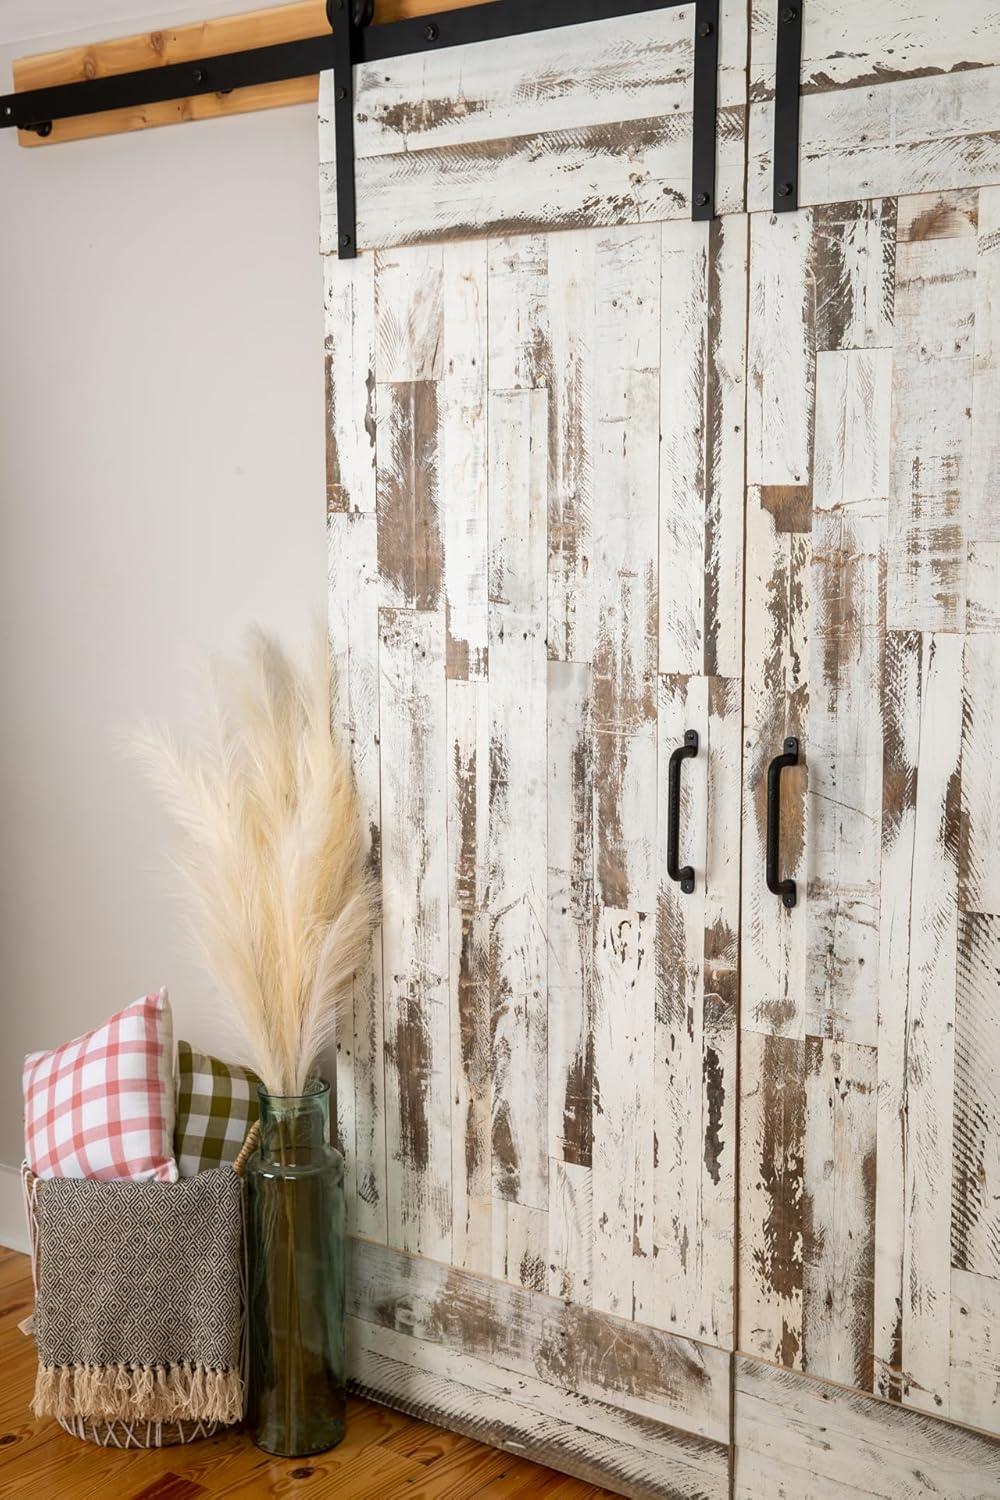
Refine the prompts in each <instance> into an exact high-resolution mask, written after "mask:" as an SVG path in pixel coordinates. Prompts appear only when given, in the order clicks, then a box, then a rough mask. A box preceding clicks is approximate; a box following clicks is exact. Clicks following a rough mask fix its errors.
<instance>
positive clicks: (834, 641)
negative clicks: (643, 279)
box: [740, 187, 1000, 1432]
mask: <svg viewBox="0 0 1000 1500" xmlns="http://www.w3.org/2000/svg"><path fill="white" fill-rule="evenodd" d="M998 191H1000V190H998V189H997V188H995V187H988V188H983V189H980V190H978V191H976V192H970V191H969V190H967V189H964V188H963V189H960V190H957V191H950V190H945V189H941V190H936V191H935V192H934V193H933V194H931V195H927V194H923V193H921V194H916V195H913V196H902V197H899V198H879V199H867V200H862V201H857V200H854V199H851V200H850V201H847V202H840V203H824V204H821V205H818V206H816V207H814V208H808V209H804V210H801V211H799V212H798V213H795V214H788V215H772V214H760V215H754V216H753V217H752V220H751V223H752V229H751V258H750V263H751V272H750V307H751V315H750V335H749V380H748V391H749V409H748V469H747V478H748V505H747V562H746V569H747V638H746V682H747V690H746V714H745V718H746V723H745V746H746V751H745V768H744V774H745V783H744V854H743V859H744V877H743V889H744V900H743V914H744V925H743V973H744V989H743V1012H742V1023H743V1037H742V1099H743V1108H742V1125H741V1130H742V1133H741V1158H742V1168H741V1179H742V1184H743V1187H742V1204H741V1244H742V1252H741V1271H740V1275H741V1292H740V1305H741V1330H740V1346H741V1347H742V1348H743V1349H744V1350H746V1351H747V1352H748V1353H751V1354H754V1355H757V1356H759V1357H760V1358H762V1359H765V1360H770V1361H773V1362H775V1363H778V1364H782V1365H785V1366H787V1367H788V1368H790V1369H793V1370H801V1371H803V1372H805V1373H807V1374H811V1375H817V1376H822V1377H824V1378H826V1379H828V1380H834V1381H837V1382H839V1383H842V1384H844V1385H848V1386H853V1387H856V1388H858V1389H860V1390H865V1391H871V1392H874V1393H876V1394H878V1395H881V1396H883V1397H886V1398H888V1399H890V1400H893V1401H899V1402H902V1403H904V1404H906V1405H909V1406H914V1407H919V1408H921V1409H922V1410H924V1411H927V1412H931V1413H934V1414H938V1415H943V1416H950V1417H952V1418H954V1419H956V1420H958V1421H962V1422H967V1423H969V1424H972V1425H976V1426H980V1427H984V1428H986V1429H988V1430H990V1431H994V1432H995V1431H1000V1366H998V1364H997V1355H996V1351H997V1350H998V1348H1000V1324H998V1323H997V1321H996V1317H997V1296H996V1294H997V1289H998V1286H1000V1282H998V1280H997V1277H998V1273H1000V1261H998V1258H997V1252H998V1247H1000V1237H998V1231H1000V1224H998V1220H997V1204H998V1202H1000V1160H998V1158H997V1154H996V1144H995V1142H996V1128H995V1127H996V1125H997V1123H998V1120H997V1089H996V1077H997V1059H998V1057H1000V1035H998V1033H997V1024H996V1020H995V1017H996V1014H997V987H998V978H1000V975H998V970H997V947H996V941H995V938H996V924H997V921H998V900H997V891H996V882H995V880H994V877H993V874H992V869H993V865H994V862H995V861H994V859H993V858H992V857H988V856H987V853H986V851H987V849H991V850H995V848H996V839H997V832H998V829H997V807H998V800H997V798H998V792H1000V787H998V784H997V772H996V769H995V767H996V753H995V745H993V746H992V749H991V750H989V751H988V750H987V749H986V737H992V736H993V734H994V732H995V728H996V725H995V722H994V721H995V720H996V717H997V714H996V708H995V700H996V692H995V688H996V679H997V672H998V669H1000V632H998V629H997V624H998V621H997V614H996V610H995V604H994V603H993V602H992V601H994V600H995V598H996V589H997V586H998V585H997V578H998V574H997V564H998V560H1000V555H998V549H997V538H998V535H1000V533H998V531H997V523H996V514H997V508H996V505H995V497H994V496H993V494H992V488H993V483H994V481H993V477H992V474H991V473H990V472H989V469H988V461H989V460H988V455H989V454H990V452H991V450H992V448H993V446H994V442H995V439H994V436H993V433H994V429H995V416H996V413H995V373H994V357H993V343H994V336H995V335H994V322H995V316H996V314H995V301H996V299H995V294H994V286H995V279H996V265H997V261H996V256H997V236H996V224H997V205H998V202H1000V199H998V197H997V194H998ZM782 351H784V352H782ZM987 495H988V496H989V499H988V500H987V499H986V496H987ZM789 734H790V735H795V736H797V737H798V738H799V740H800V742H801V746H802V760H803V764H801V765H799V766H797V767H794V768H791V769H790V770H787V771H785V772H784V774H783V781H782V794H783V799H784V802H783V806H782V818H783V824H782V829H781V850H782V858H783V860H784V869H783V870H782V872H781V873H782V874H783V875H784V876H789V877H792V878H794V879H795V880H796V882H797V886H798V900H797V904H796V905H795V907H794V909H792V910H787V909H785V908H784V907H783V906H782V903H781V901H780V899H779V898H777V897H775V896H773V895H771V894H770V893H769V892H768V891H767V889H766V887H765V884H764V880H763V868H764V842H765V833H766V772H767V764H768V761H769V759H770V758H771V757H772V756H774V755H776V754H777V753H778V752H779V751H780V749H781V744H782V740H783V738H784V736H785V735H789ZM991 743H992V741H991ZM776 1389H779V1388H778V1387H776Z"/></svg>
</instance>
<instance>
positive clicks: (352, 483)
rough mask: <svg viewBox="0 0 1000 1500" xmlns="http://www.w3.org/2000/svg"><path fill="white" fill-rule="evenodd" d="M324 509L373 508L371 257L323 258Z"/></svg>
mask: <svg viewBox="0 0 1000 1500" xmlns="http://www.w3.org/2000/svg"><path fill="white" fill-rule="evenodd" d="M323 288H324V296H323V307H324V318H325V327H326V508H327V510H328V511H329V512H331V513H332V512H334V511H364V512H366V513H367V512H371V511H374V509H375V283H374V261H373V259H372V257H371V256H363V257H361V258H359V259H357V260H349V261H347V260H338V259H337V258H336V257H335V256H324V258H323Z"/></svg>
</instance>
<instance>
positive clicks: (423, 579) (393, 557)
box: [375, 380, 443, 610]
mask: <svg viewBox="0 0 1000 1500" xmlns="http://www.w3.org/2000/svg"><path fill="white" fill-rule="evenodd" d="M377 390H378V420H377V425H376V434H375V453H376V509H377V515H378V560H379V570H380V573H381V577H382V599H383V602H384V603H385V604H387V605H390V606H395V607H398V608H405V609H419V610H437V609H439V608H440V606H441V582H442V571H443V558H442V544H441V495H440V422H439V415H438V385H437V382H436V381H433V380H409V381H403V382H402V383H400V384H398V385H381V384H380V385H379V386H378V387H377Z"/></svg>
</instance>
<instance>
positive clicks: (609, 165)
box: [320, 105, 744, 254]
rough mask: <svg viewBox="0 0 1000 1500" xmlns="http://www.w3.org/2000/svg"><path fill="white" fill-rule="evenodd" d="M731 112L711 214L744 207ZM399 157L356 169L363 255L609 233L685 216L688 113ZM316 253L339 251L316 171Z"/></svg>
mask: <svg viewBox="0 0 1000 1500" xmlns="http://www.w3.org/2000/svg"><path fill="white" fill-rule="evenodd" d="M743 119H744V111H743V108H742V106H740V105H724V106H722V107H721V108H720V109H719V112H718V116H717V121H718V158H717V168H716V197H715V201H716V208H717V211H718V212H719V213H720V214H730V213H739V212H741V211H742V208H743V165H742V162H743ZM499 146H500V147H502V149H499V148H498V143H497V142H495V141H484V142H482V143H479V144H476V143H473V144H471V145H466V146H450V147H442V148H440V149H439V148H433V149H430V150H426V151H403V152H399V153H397V154H395V155H391V156H372V157H367V158H365V159H364V160H363V161H359V162H358V177H357V181H358V216H357V234H358V245H359V247H360V248H361V249H362V250H370V249H376V248H385V247H387V246H391V245H400V244H419V243H423V242H427V241H431V240H438V239H469V238H473V237H475V236H477V235H483V234H527V233H531V232H542V231H547V230H550V229H572V228H584V227H587V226H601V225H611V224H640V223H658V222H659V221H661V220H663V219H683V218H687V217H689V216H690V212H691V149H692V148H691V114H690V112H689V110H683V111H672V112H671V113H670V114H669V115H667V116H662V115H656V116H653V117H652V118H651V119H646V120H629V121H625V122H623V123H615V124H611V125H600V124H598V125H587V126H580V127H577V128H574V129H571V130H560V131H553V132H545V131H543V132H538V133H534V134H527V135H519V136H515V137H512V138H510V139H509V140H505V141H503V142H502V143H499ZM320 215H321V224H322V230H323V232H322V235H321V241H320V244H321V249H322V250H323V251H324V253H327V254H329V253H332V252H333V251H335V250H336V247H337V238H336V236H337V228H336V224H337V215H336V195H335V174H334V172H333V169H332V164H331V163H329V162H326V163H323V164H321V167H320Z"/></svg>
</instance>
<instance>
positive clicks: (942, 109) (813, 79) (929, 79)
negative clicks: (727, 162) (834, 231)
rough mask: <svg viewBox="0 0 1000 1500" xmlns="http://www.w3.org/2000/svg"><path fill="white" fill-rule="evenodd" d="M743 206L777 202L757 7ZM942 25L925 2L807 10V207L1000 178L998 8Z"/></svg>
mask: <svg viewBox="0 0 1000 1500" xmlns="http://www.w3.org/2000/svg"><path fill="white" fill-rule="evenodd" d="M752 9H753V21H752V34H751V63H750V99H751V100H752V101H753V103H752V104H751V108H750V125H749V171H748V183H747V194H748V206H749V208H750V209H751V210H758V209H765V208H768V207H769V206H770V202H771V193H772V182H771V175H772V174H771V143H772V139H773V133H774V116H773V105H772V102H771V101H772V99H773V89H774V53H775V28H776V25H777V17H778V14H779V11H780V9H781V7H779V6H754V7H753V8H752ZM955 16H956V20H957V21H959V23H960V24H956V25H955V26H948V25H946V24H943V23H942V13H941V11H940V9H937V8H935V6H934V5H933V4H928V3H927V0H886V3H884V4H882V5H880V6H879V7H877V9H875V10H874V11H873V9H872V7H871V6H870V5H868V4H866V3H865V0H832V3H830V4H823V5H807V6H804V7H803V37H802V71H801V77H802V107H801V120H800V130H801V150H800V166H799V178H798V195H799V203H800V204H816V203H838V202H842V201H843V200H845V199H848V198H850V197H852V196H860V197H864V198H870V197H875V196H896V195H904V194H923V193H931V192H935V191H938V190H940V189H946V190H951V189H957V188H977V187H980V186H986V185H988V184H990V183H996V182H1000V144H998V135H997V119H998V118H1000V68H998V66H997V64H998V61H1000V5H998V3H997V0H969V3H968V4H963V6H962V7H961V11H960V12H959V11H956V12H955Z"/></svg>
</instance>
